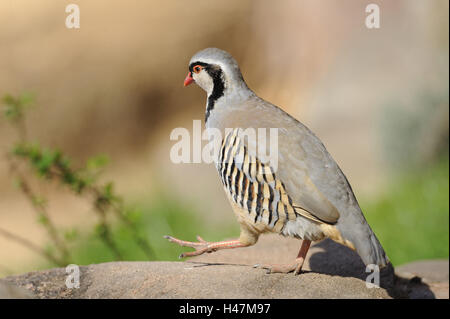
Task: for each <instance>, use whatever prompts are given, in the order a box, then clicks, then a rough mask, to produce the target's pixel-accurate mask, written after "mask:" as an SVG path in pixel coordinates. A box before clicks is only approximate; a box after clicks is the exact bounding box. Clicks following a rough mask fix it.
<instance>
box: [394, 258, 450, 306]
mask: <svg viewBox="0 0 450 319" xmlns="http://www.w3.org/2000/svg"><path fill="white" fill-rule="evenodd" d="M448 269H449V262H448V259H446V260H421V261H415V262H412V263H409V264H406V265H402V266H399V267H397V269H396V273H397V275H398V276H400V277H402V278H406V279H409V280H410V281H411V282H413V283H414V282H416V283H417V282H419V283H421V284H422V285H421V286H420V285H419V286H420V287H417V288H416V289H410V291H409V292H408V295H409V298H439V299H448V298H449V280H448ZM416 285H417V284H416ZM424 287H427V288H428V289H424Z"/></svg>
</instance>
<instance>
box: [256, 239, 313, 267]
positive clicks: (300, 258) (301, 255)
mask: <svg viewBox="0 0 450 319" xmlns="http://www.w3.org/2000/svg"><path fill="white" fill-rule="evenodd" d="M310 245H311V241H310V240H307V239H304V240H303V241H302V246H301V247H300V251H299V252H298V255H297V258H296V259H295V261H294V262H293V263H292V264H267V265H255V266H254V267H256V268H264V269H267V273H268V274H270V273H284V274H287V273H289V272H292V271H293V272H294V274H295V275H298V274H299V273H300V271H301V270H302V267H303V263H304V262H305V258H306V254H307V253H308V250H309V246H310Z"/></svg>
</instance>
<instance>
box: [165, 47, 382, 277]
mask: <svg viewBox="0 0 450 319" xmlns="http://www.w3.org/2000/svg"><path fill="white" fill-rule="evenodd" d="M188 68H189V71H188V75H187V76H186V78H185V80H184V86H188V85H190V84H191V83H196V84H197V85H198V86H199V87H201V88H202V89H203V90H204V91H206V94H207V99H206V111H205V126H206V128H207V129H217V130H219V131H220V132H221V133H222V136H223V138H222V139H221V141H220V143H219V144H220V149H219V151H218V152H217V159H216V168H217V170H218V173H219V177H220V180H221V182H222V184H223V187H224V190H225V193H226V195H227V197H228V199H229V201H230V203H231V206H232V209H233V211H234V213H235V215H236V217H237V220H238V222H239V225H240V236H239V238H237V239H234V240H226V241H219V242H208V241H205V240H204V239H203V238H202V237H200V236H197V242H190V241H185V240H180V239H177V238H175V237H172V236H165V238H166V239H168V240H169V241H170V242H172V243H175V244H178V245H180V246H184V247H191V248H194V249H195V251H190V252H185V253H182V254H181V255H180V258H185V257H192V256H198V255H201V254H203V253H211V252H215V251H217V250H221V249H233V248H243V247H249V246H252V245H254V244H255V243H256V242H257V241H258V238H259V236H260V235H261V234H264V233H276V234H279V235H282V236H285V237H293V238H297V239H300V240H302V242H301V246H300V250H299V252H298V254H297V257H296V258H295V259H293V261H292V262H291V263H287V264H258V265H255V267H257V268H264V269H266V271H267V272H268V273H290V272H293V273H294V274H296V275H297V274H300V272H301V271H302V267H303V264H304V261H305V258H306V255H307V253H308V250H309V248H310V245H311V242H313V241H321V240H323V239H325V238H330V239H332V240H334V241H336V242H338V243H340V244H342V245H345V246H347V247H349V248H351V249H352V250H354V251H356V252H357V253H358V254H359V256H360V257H361V259H362V261H363V262H364V264H365V265H369V264H372V265H376V266H378V267H380V268H383V267H385V266H387V265H388V264H389V259H388V257H387V255H386V253H385V251H384V249H383V247H382V245H381V243H380V241H379V240H378V238H377V237H376V235H375V233H374V232H373V230H372V229H371V227H370V226H369V224H368V223H367V220H366V219H365V217H364V215H363V212H362V210H361V208H360V206H359V204H358V202H357V199H356V197H355V195H354V193H353V190H352V187H351V186H350V183H349V181H348V179H347V178H346V176H345V175H344V173H343V172H342V170H341V169H340V168H339V166H338V165H337V163H336V162H335V160H334V159H333V158H332V156H331V155H330V154H329V152H328V151H327V150H326V148H325V146H324V144H323V143H322V142H321V141H320V139H319V138H318V137H317V136H316V135H315V134H314V133H313V132H312V131H311V130H310V129H309V128H307V127H306V126H305V125H304V124H302V123H301V122H300V121H298V120H297V119H295V118H294V117H293V116H291V115H290V114H288V113H287V112H285V111H284V110H282V109H281V108H279V107H278V106H275V105H273V104H272V103H269V102H267V101H265V100H264V99H262V98H260V97H259V96H257V95H256V93H254V92H253V91H252V90H251V89H250V88H249V87H248V86H247V84H246V82H245V80H244V78H243V76H242V73H241V71H240V68H239V66H238V63H237V62H236V60H235V59H234V58H233V57H232V56H231V55H230V54H229V53H228V52H226V51H223V50H221V49H217V48H206V49H203V50H201V51H199V52H197V53H196V54H194V55H193V56H192V58H191V60H190V62H189V67H188ZM249 128H251V129H255V130H256V129H261V128H264V129H270V128H276V129H277V132H278V133H277V134H278V135H277V139H278V144H277V145H278V147H277V148H278V149H277V167H273V165H272V163H271V162H270V161H268V160H267V156H264V154H263V155H261V156H260V153H261V152H258V151H257V149H258V142H255V141H254V140H253V141H251V139H249V138H248V139H246V138H245V135H243V132H244V131H245V130H247V129H249ZM263 157H266V158H263Z"/></svg>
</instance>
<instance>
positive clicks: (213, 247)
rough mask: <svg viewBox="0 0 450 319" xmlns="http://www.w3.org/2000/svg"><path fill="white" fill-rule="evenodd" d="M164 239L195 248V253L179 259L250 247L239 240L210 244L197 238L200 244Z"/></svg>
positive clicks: (189, 253) (171, 238)
mask: <svg viewBox="0 0 450 319" xmlns="http://www.w3.org/2000/svg"><path fill="white" fill-rule="evenodd" d="M164 238H166V239H168V240H169V241H170V242H172V243H175V244H178V245H180V246H183V247H192V248H195V251H192V252H187V253H182V254H181V255H180V256H179V258H184V257H192V256H198V255H201V254H204V253H211V252H213V251H217V250H219V249H231V248H240V247H247V246H248V245H247V244H243V243H241V242H240V241H239V240H238V239H235V240H226V241H218V242H213V243H209V242H207V241H205V240H203V238H201V237H200V236H197V240H198V242H190V241H184V240H180V239H177V238H174V237H172V236H164Z"/></svg>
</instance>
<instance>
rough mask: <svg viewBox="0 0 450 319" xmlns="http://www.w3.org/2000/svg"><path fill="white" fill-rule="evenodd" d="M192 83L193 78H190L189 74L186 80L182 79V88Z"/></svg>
mask: <svg viewBox="0 0 450 319" xmlns="http://www.w3.org/2000/svg"><path fill="white" fill-rule="evenodd" d="M192 82H194V78H193V77H192V73H191V72H189V73H188V75H187V76H186V78H185V79H184V86H188V85H189V84H191V83H192Z"/></svg>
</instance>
